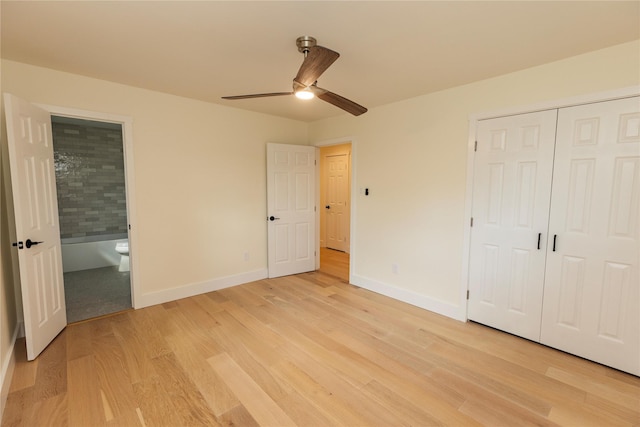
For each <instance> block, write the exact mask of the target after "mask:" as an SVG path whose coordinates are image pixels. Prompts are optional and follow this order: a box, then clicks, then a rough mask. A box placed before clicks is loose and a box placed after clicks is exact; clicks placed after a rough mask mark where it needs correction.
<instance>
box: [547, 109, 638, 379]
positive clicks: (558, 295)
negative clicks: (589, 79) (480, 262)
mask: <svg viewBox="0 0 640 427" xmlns="http://www.w3.org/2000/svg"><path fill="white" fill-rule="evenodd" d="M552 191H553V199H552V203H551V206H552V208H551V218H550V223H549V233H550V236H551V237H550V239H549V242H548V254H549V255H548V260H547V271H546V286H545V292H544V315H543V322H542V336H541V342H542V343H544V344H547V345H550V346H553V347H556V348H559V349H562V350H565V351H568V352H570V353H574V354H579V355H580V356H583V357H586V358H588V359H591V360H595V361H597V362H600V363H604V364H606V365H609V366H613V367H616V368H618V369H622V370H624V371H627V372H631V373H633V374H635V375H640V347H639V345H640V342H639V341H640V314H639V313H640V275H639V273H638V262H639V259H640V250H639V243H640V242H639V234H640V209H639V207H640V202H639V199H640V98H638V97H635V98H629V99H623V100H617V101H609V102H601V103H596V104H589V105H583V106H578V107H571V108H564V109H561V110H560V113H559V117H558V137H557V142H556V160H555V168H554V172H553V190H552ZM554 237H555V238H554Z"/></svg>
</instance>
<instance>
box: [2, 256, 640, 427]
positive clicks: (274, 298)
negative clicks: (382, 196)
mask: <svg viewBox="0 0 640 427" xmlns="http://www.w3.org/2000/svg"><path fill="white" fill-rule="evenodd" d="M331 255H336V254H331ZM343 261H344V260H343ZM346 265H348V262H347V264H346ZM343 274H344V268H343ZM19 346H23V342H20V343H19ZM20 357H21V359H20V360H19V361H18V363H17V366H16V372H15V375H14V379H13V382H12V385H11V392H10V395H9V398H8V401H7V406H6V409H5V414H4V419H3V420H2V426H41V425H42V426H45V425H46V426H81V427H87V426H145V425H146V426H149V427H151V426H172V427H174V426H217V425H234V426H293V425H298V426H323V427H324V426H332V425H342V426H385V427H388V426H400V425H411V426H430V425H451V426H468V425H488V426H517V425H566V426H589V425H592V426H618V425H619V426H630V425H639V424H640V415H639V412H638V411H639V405H640V401H639V399H640V379H639V378H637V377H634V376H631V375H627V374H624V373H621V372H618V371H615V370H613V369H609V368H606V367H604V366H601V365H598V364H595V363H591V362H588V361H585V360H583V359H579V358H576V357H573V356H570V355H567V354H564V353H562V352H559V351H556V350H553V349H550V348H547V347H543V346H541V345H538V344H535V343H532V342H529V341H526V340H522V339H519V338H516V337H513V336H511V335H508V334H505V333H501V332H498V331H495V330H493V329H490V328H487V327H483V326H481V325H478V324H474V323H466V324H465V323H461V322H457V321H454V320H450V319H447V318H444V317H442V316H438V315H436V314H433V313H429V312H427V311H424V310H421V309H418V308H416V307H413V306H410V305H407V304H403V303H400V302H397V301H394V300H391V299H389V298H386V297H383V296H380V295H377V294H374V293H372V292H369V291H366V290H364V289H360V288H357V287H354V286H351V285H349V284H347V283H346V282H344V281H343V280H341V279H339V278H338V277H337V276H336V275H329V274H326V273H323V272H314V273H307V274H301V275H297V276H290V277H284V278H279V279H270V280H261V281H258V282H254V283H249V284H246V285H241V286H237V287H233V288H229V289H226V290H222V291H218V292H212V293H209V294H205V295H199V296H195V297H191V298H186V299H183V300H179V301H176V302H171V303H166V304H162V305H158V306H154V307H148V308H145V309H141V310H132V311H128V312H124V313H120V314H117V315H115V316H112V317H107V318H101V319H96V320H92V321H89V322H86V323H79V324H74V325H71V326H69V327H67V328H66V330H65V331H63V332H62V334H61V335H60V336H58V338H56V340H55V341H54V342H53V343H52V344H51V345H50V346H49V348H47V350H45V351H44V353H43V354H42V355H41V356H40V357H39V358H38V359H37V360H36V361H34V362H30V363H28V362H25V361H24V354H22V355H21V356H20Z"/></svg>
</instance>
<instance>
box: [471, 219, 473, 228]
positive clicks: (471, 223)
mask: <svg viewBox="0 0 640 427" xmlns="http://www.w3.org/2000/svg"><path fill="white" fill-rule="evenodd" d="M471 226H472V227H473V217H471Z"/></svg>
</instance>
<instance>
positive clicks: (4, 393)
mask: <svg viewBox="0 0 640 427" xmlns="http://www.w3.org/2000/svg"><path fill="white" fill-rule="evenodd" d="M20 325H21V323H18V324H17V325H16V329H15V330H14V331H13V337H12V338H11V346H10V347H9V349H8V351H7V359H6V360H5V361H4V363H3V364H2V372H0V420H1V419H2V416H3V414H4V407H5V405H6V404H7V397H8V396H9V388H10V387H11V380H12V379H13V371H14V370H15V367H16V354H15V353H16V340H17V339H18V335H19V333H20V329H21V326H20Z"/></svg>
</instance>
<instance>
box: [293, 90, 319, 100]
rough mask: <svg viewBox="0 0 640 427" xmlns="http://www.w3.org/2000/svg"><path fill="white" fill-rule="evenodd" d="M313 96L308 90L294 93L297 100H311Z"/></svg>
mask: <svg viewBox="0 0 640 427" xmlns="http://www.w3.org/2000/svg"><path fill="white" fill-rule="evenodd" d="M314 96H315V95H314V94H313V92H311V90H309V88H306V89H302V90H299V91H297V92H296V97H298V98H299V99H312V98H313V97H314Z"/></svg>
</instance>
